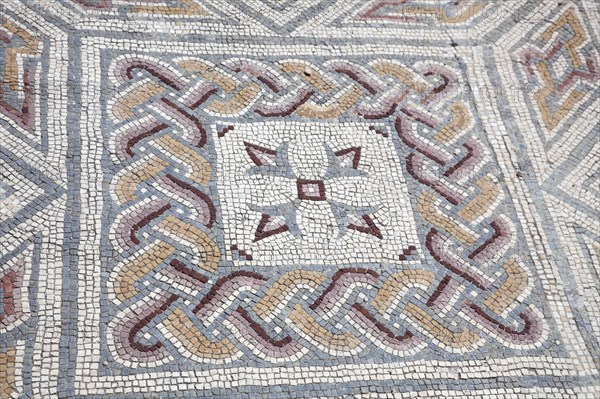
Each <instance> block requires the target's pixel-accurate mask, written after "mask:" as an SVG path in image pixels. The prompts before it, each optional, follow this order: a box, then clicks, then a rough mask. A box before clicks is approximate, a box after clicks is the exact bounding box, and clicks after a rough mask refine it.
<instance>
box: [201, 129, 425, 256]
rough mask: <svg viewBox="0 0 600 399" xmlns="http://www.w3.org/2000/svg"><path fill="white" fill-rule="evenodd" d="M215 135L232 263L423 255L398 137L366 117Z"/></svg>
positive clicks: (233, 131) (223, 215) (226, 233)
mask: <svg viewBox="0 0 600 399" xmlns="http://www.w3.org/2000/svg"><path fill="white" fill-rule="evenodd" d="M212 131H213V132H215V137H214V141H215V145H216V148H217V154H218V157H219V159H218V190H219V197H220V201H221V209H222V217H223V224H224V240H225V243H224V244H225V249H226V259H227V260H230V261H233V262H234V264H240V263H242V262H243V263H244V264H245V265H248V264H252V265H255V266H261V267H262V266H285V265H290V266H299V265H321V266H329V265H341V264H349V263H351V264H359V265H360V264H361V263H401V262H402V263H404V262H410V261H411V260H412V259H418V257H419V256H420V255H421V254H420V253H419V252H420V250H419V249H418V248H419V240H418V238H417V230H416V224H415V219H414V215H413V210H412V206H411V202H410V199H409V195H408V188H407V186H406V179H405V177H404V174H403V171H402V167H401V163H400V161H399V158H398V155H397V153H396V151H395V149H394V144H393V141H392V138H391V137H389V136H387V135H382V134H381V132H377V131H376V130H375V129H372V128H369V126H368V125H364V124H358V123H344V124H327V123H303V122H290V121H286V122H284V121H276V122H263V123H252V124H235V125H231V126H228V127H227V128H219V127H217V126H213V129H212Z"/></svg>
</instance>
